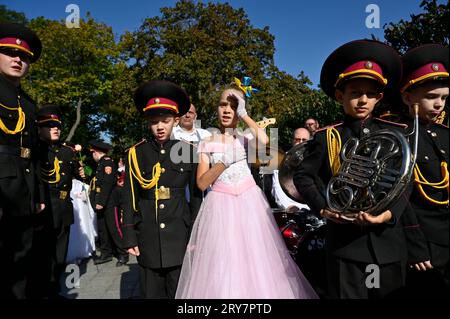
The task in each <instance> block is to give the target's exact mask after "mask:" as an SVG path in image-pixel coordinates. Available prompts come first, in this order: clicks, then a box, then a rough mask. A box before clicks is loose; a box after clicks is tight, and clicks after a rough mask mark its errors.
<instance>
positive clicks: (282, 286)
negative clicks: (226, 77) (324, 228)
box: [175, 139, 318, 299]
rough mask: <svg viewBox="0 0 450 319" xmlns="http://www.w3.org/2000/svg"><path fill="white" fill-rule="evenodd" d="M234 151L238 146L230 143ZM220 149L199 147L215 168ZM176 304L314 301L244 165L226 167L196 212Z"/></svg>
mask: <svg viewBox="0 0 450 319" xmlns="http://www.w3.org/2000/svg"><path fill="white" fill-rule="evenodd" d="M234 147H236V148H239V147H240V148H242V147H244V146H243V143H242V141H240V140H239V139H235V142H234ZM224 150H225V145H224V144H222V143H220V142H215V141H208V142H201V143H200V145H199V149H198V152H199V153H206V154H208V155H209V157H210V161H211V163H212V164H214V163H216V162H217V161H218V159H219V157H220V154H221V153H222V152H224ZM175 298H181V299H292V298H295V299H306V298H318V297H317V294H316V293H315V292H314V290H313V288H312V287H311V285H310V284H309V282H308V281H307V280H306V278H305V277H304V276H303V274H302V273H301V271H300V269H299V268H298V267H297V265H296V264H295V262H294V260H293V259H292V257H291V256H290V255H289V252H288V250H287V248H286V245H285V243H284V241H283V239H282V237H281V235H280V233H279V230H278V226H277V225H276V222H275V219H274V217H273V215H272V211H271V208H270V207H269V204H268V202H267V200H266V198H265V196H264V194H263V192H262V191H261V190H260V188H259V187H258V186H257V185H256V183H255V181H254V179H253V177H252V175H251V172H250V169H249V167H248V164H247V162H246V161H240V162H237V163H234V164H232V165H231V166H230V167H228V168H227V169H226V170H225V171H224V172H223V173H222V174H221V175H220V176H219V178H218V179H217V180H216V181H215V182H214V184H213V185H212V190H211V191H210V192H209V193H208V194H207V196H206V197H205V200H204V201H203V203H202V206H201V207H200V210H199V213H198V215H197V219H196V221H195V223H194V226H193V229H192V233H191V238H190V241H189V244H188V247H187V250H186V254H185V257H184V261H183V267H182V270H181V275H180V279H179V283H178V289H177V292H176V296H175Z"/></svg>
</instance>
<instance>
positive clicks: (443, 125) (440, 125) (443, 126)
mask: <svg viewBox="0 0 450 319" xmlns="http://www.w3.org/2000/svg"><path fill="white" fill-rule="evenodd" d="M434 124H436V125H437V126H439V127H441V128H443V129H446V130H448V126H447V125H445V124H441V123H434Z"/></svg>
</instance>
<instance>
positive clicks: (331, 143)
mask: <svg viewBox="0 0 450 319" xmlns="http://www.w3.org/2000/svg"><path fill="white" fill-rule="evenodd" d="M327 147H328V160H329V162H330V168H331V173H332V174H333V175H336V173H337V172H338V171H339V168H340V167H341V160H340V158H339V153H340V152H341V147H342V141H341V136H340V135H339V132H338V131H337V130H336V129H335V128H328V129H327Z"/></svg>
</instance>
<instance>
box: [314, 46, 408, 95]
mask: <svg viewBox="0 0 450 319" xmlns="http://www.w3.org/2000/svg"><path fill="white" fill-rule="evenodd" d="M400 77H401V60H400V56H399V55H398V54H397V51H395V50H394V49H393V48H392V47H390V46H388V45H387V44H384V43H382V42H379V41H374V40H356V41H352V42H348V43H346V44H344V45H342V46H340V47H339V48H337V49H336V50H335V51H334V52H333V53H331V54H330V56H329V57H328V58H327V59H326V60H325V63H324V64H323V67H322V71H321V74H320V86H321V88H322V90H323V91H324V92H325V93H326V94H327V95H328V96H329V97H331V98H333V99H335V90H336V87H338V86H339V85H340V84H342V83H344V82H345V81H347V80H350V79H354V78H368V79H372V80H375V81H377V82H378V83H380V84H381V85H382V86H383V87H385V90H393V89H394V88H395V87H396V86H397V85H398V83H399V81H400Z"/></svg>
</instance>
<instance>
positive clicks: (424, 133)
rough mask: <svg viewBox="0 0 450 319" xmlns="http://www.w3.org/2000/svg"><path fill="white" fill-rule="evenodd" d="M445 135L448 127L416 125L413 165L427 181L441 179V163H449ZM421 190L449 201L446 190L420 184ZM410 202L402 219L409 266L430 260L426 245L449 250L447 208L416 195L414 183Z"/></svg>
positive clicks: (416, 189)
mask: <svg viewBox="0 0 450 319" xmlns="http://www.w3.org/2000/svg"><path fill="white" fill-rule="evenodd" d="M410 123H412V122H410ZM410 125H412V124H410ZM448 133H449V132H448V127H446V126H444V125H441V124H434V123H432V124H425V123H420V125H419V147H418V151H417V153H418V154H417V161H416V165H417V167H418V168H419V170H420V173H421V174H422V176H423V177H424V178H425V179H426V180H427V181H428V182H431V183H437V182H440V181H442V179H443V178H444V175H443V174H442V171H441V163H442V162H446V163H447V165H448V162H449V156H448V152H449V135H448ZM447 169H448V168H447ZM413 178H414V177H413ZM423 190H424V192H425V194H426V195H427V196H429V197H431V198H432V199H434V200H436V201H441V202H442V201H445V200H446V199H448V190H447V188H434V187H430V186H427V185H423ZM410 200H411V206H410V207H408V210H407V211H406V212H405V214H404V217H403V220H404V224H405V233H406V239H407V243H408V254H409V256H408V257H409V258H408V259H409V262H411V263H417V262H422V261H426V260H430V257H431V256H430V253H429V251H428V244H427V243H428V242H431V243H434V244H438V245H440V246H447V247H448V245H449V210H448V205H437V204H434V203H431V202H430V201H428V200H426V199H425V198H424V196H423V195H422V194H421V193H420V192H419V190H418V187H417V184H415V185H414V188H413V192H412V194H411V199H410Z"/></svg>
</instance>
